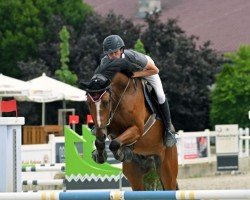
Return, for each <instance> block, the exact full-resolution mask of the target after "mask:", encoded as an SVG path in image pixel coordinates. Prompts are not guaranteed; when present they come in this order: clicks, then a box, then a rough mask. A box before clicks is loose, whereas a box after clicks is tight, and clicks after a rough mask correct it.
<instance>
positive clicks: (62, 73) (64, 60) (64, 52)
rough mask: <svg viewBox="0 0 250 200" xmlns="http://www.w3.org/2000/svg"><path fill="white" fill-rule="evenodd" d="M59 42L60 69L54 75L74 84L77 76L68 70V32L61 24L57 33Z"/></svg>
mask: <svg viewBox="0 0 250 200" xmlns="http://www.w3.org/2000/svg"><path fill="white" fill-rule="evenodd" d="M59 35H60V39H61V44H60V53H61V59H60V61H61V69H58V70H56V76H57V77H58V78H59V80H61V81H63V82H65V83H68V84H70V85H76V81H77V76H76V74H74V73H72V72H71V71H70V70H69V67H68V62H69V32H68V31H67V28H66V27H65V26H63V28H62V30H61V31H60V33H59Z"/></svg>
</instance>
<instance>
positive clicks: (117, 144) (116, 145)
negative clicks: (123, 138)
mask: <svg viewBox="0 0 250 200" xmlns="http://www.w3.org/2000/svg"><path fill="white" fill-rule="evenodd" d="M120 147H121V144H120V142H118V141H117V140H113V141H112V142H111V143H110V145H109V149H110V150H111V151H112V152H117V151H118V149H119V148H120Z"/></svg>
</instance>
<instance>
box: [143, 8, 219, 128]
mask: <svg viewBox="0 0 250 200" xmlns="http://www.w3.org/2000/svg"><path fill="white" fill-rule="evenodd" d="M159 16H160V14H159V13H154V14H152V15H148V16H147V18H146V22H147V24H148V27H147V28H146V29H145V31H144V32H143V33H142V36H141V40H142V42H143V44H144V45H145V50H146V52H150V55H151V57H152V58H153V60H154V61H155V63H156V66H158V68H159V69H160V77H161V80H162V83H163V87H164V90H165V92H166V95H167V97H168V100H169V105H170V110H171V116H172V121H173V124H174V126H175V127H176V129H177V130H180V129H182V130H185V131H195V130H204V129H205V128H208V127H209V103H210V101H209V89H208V86H209V85H211V84H213V82H214V75H215V72H216V69H217V67H218V66H219V65H220V64H221V63H222V62H223V60H222V58H221V57H220V56H219V55H218V54H217V52H216V51H215V50H213V49H211V48H210V42H206V43H204V44H203V45H202V46H199V47H197V46H196V42H197V40H198V38H197V37H195V36H190V37H188V36H187V35H186V34H185V32H184V31H183V30H182V29H181V28H180V27H179V26H178V24H177V22H178V21H177V20H176V19H169V20H168V22H166V23H162V22H161V21H160V20H159Z"/></svg>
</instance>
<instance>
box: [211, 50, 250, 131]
mask: <svg viewBox="0 0 250 200" xmlns="http://www.w3.org/2000/svg"><path fill="white" fill-rule="evenodd" d="M225 57H226V58H228V59H229V60H230V62H228V63H225V64H224V65H223V69H222V70H221V72H220V73H219V74H218V75H217V76H216V82H215V88H214V90H212V92H211V99H212V104H211V113H210V117H211V122H212V124H213V125H215V124H239V125H240V126H241V127H249V126H250V120H249V119H248V112H249V111H250V46H241V47H240V48H239V50H238V51H236V52H235V53H228V54H225Z"/></svg>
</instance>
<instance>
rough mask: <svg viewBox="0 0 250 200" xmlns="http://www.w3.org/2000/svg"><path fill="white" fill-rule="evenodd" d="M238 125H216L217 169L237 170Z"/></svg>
mask: <svg viewBox="0 0 250 200" xmlns="http://www.w3.org/2000/svg"><path fill="white" fill-rule="evenodd" d="M238 129H239V128H238V125H237V124H231V125H216V126H215V131H216V155H217V170H218V171H230V170H238V168H239V163H238V154H239V134H238Z"/></svg>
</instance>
